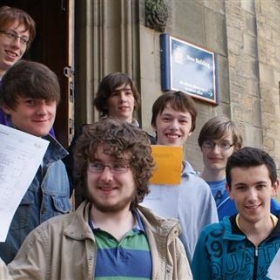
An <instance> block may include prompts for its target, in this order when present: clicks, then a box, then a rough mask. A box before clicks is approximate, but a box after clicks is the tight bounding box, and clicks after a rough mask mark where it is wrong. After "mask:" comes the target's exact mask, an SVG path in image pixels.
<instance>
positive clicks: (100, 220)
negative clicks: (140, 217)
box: [90, 205, 135, 240]
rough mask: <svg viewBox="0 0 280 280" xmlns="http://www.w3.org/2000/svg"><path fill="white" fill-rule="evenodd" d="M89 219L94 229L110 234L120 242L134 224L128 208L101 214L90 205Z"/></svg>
mask: <svg viewBox="0 0 280 280" xmlns="http://www.w3.org/2000/svg"><path fill="white" fill-rule="evenodd" d="M90 217H91V220H92V222H93V224H94V227H95V228H100V229H102V230H104V231H106V232H108V233H110V234H111V235H112V236H114V237H115V238H116V239H117V240H121V238H122V237H123V236H124V235H125V234H126V233H127V232H128V231H129V230H130V229H132V227H133V226H134V224H135V220H134V216H133V214H132V212H131V211H130V210H129V208H126V209H124V210H122V211H117V212H102V211H99V210H98V209H96V208H95V207H94V205H92V207H91V211H90Z"/></svg>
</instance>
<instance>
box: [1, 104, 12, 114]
mask: <svg viewBox="0 0 280 280" xmlns="http://www.w3.org/2000/svg"><path fill="white" fill-rule="evenodd" d="M1 108H2V110H3V111H4V113H5V114H7V115H10V114H11V111H12V109H11V108H10V107H8V106H7V105H2V106H1Z"/></svg>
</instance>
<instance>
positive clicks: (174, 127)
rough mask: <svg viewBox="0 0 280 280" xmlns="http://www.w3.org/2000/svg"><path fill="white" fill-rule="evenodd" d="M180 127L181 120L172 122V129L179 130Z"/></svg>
mask: <svg viewBox="0 0 280 280" xmlns="http://www.w3.org/2000/svg"><path fill="white" fill-rule="evenodd" d="M178 128H179V122H178V121H177V120H176V119H175V120H172V122H171V129H173V130H177V129H178Z"/></svg>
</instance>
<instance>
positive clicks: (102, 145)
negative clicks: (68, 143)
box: [0, 118, 192, 280]
mask: <svg viewBox="0 0 280 280" xmlns="http://www.w3.org/2000/svg"><path fill="white" fill-rule="evenodd" d="M74 157H75V172H76V175H77V177H78V178H80V179H79V180H80V181H79V183H80V184H81V185H82V186H83V187H84V189H85V190H86V193H87V200H86V201H84V202H83V203H82V204H81V205H80V206H79V208H78V209H77V210H76V211H75V212H73V213H70V214H67V215H64V216H63V217H61V218H53V219H50V220H49V221H48V222H47V223H44V224H42V225H41V226H39V227H38V228H37V229H35V230H34V231H33V232H32V233H31V234H30V235H29V236H28V237H27V239H26V241H25V242H24V244H23V246H22V248H21V249H20V251H19V253H18V255H17V256H16V258H15V260H14V261H13V262H12V263H11V264H9V266H8V269H9V273H10V275H12V277H14V279H53V280H55V279H67V280H71V279H73V280H74V279H99V280H101V279H102V280H109V279H110V280H113V279H120V280H121V279H130V280H131V279H138V280H140V279H141V280H145V279H159V280H162V279H173V280H178V279H180V280H184V279H186V280H188V279H192V276H191V271H190V267H189V263H188V261H187V258H186V253H185V250H184V246H183V245H182V243H181V241H180V240H179V238H178V236H179V234H180V232H181V229H180V225H179V222H178V220H176V219H163V218H161V217H158V216H155V215H154V214H153V213H152V212H151V211H150V210H148V209H146V208H144V207H141V206H139V202H141V201H142V200H143V198H144V196H145V195H146V194H147V193H148V182H149V179H150V177H151V175H152V172H153V169H154V162H153V159H152V155H151V148H150V144H149V139H148V137H147V134H146V133H145V132H144V131H143V130H141V129H140V128H137V127H136V126H135V125H133V124H130V123H127V122H123V123H121V122H119V121H116V120H112V119H109V118H108V119H104V120H101V121H100V122H97V123H95V124H92V125H86V126H85V127H84V128H83V133H82V135H81V136H80V137H79V139H78V141H77V144H76V148H75V152H74ZM5 272H7V269H6V267H5V266H4V264H3V263H0V276H1V273H5Z"/></svg>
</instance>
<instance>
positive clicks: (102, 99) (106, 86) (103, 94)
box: [93, 72, 140, 117]
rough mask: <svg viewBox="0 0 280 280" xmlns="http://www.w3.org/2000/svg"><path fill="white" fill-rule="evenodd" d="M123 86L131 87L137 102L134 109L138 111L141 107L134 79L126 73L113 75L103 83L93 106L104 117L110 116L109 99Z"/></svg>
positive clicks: (108, 76) (107, 77)
mask: <svg viewBox="0 0 280 280" xmlns="http://www.w3.org/2000/svg"><path fill="white" fill-rule="evenodd" d="M121 85H130V87H131V91H132V93H133V97H134V100H135V102H134V106H135V108H134V109H135V110H136V109H138V107H139V106H140V95H139V93H138V91H137V88H136V87H135V85H134V83H133V81H132V79H131V78H130V77H129V76H128V75H126V74H124V73H120V72H115V73H111V74H109V75H107V76H106V77H105V78H104V79H103V80H102V81H101V83H100V84H99V88H98V91H97V93H96V97H95V98H94V100H93V105H94V106H95V107H96V109H97V110H98V111H99V112H100V113H101V116H102V117H103V116H107V115H108V105H107V101H108V98H109V97H110V95H111V94H112V93H113V92H114V90H115V89H116V88H117V87H119V86H121Z"/></svg>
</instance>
